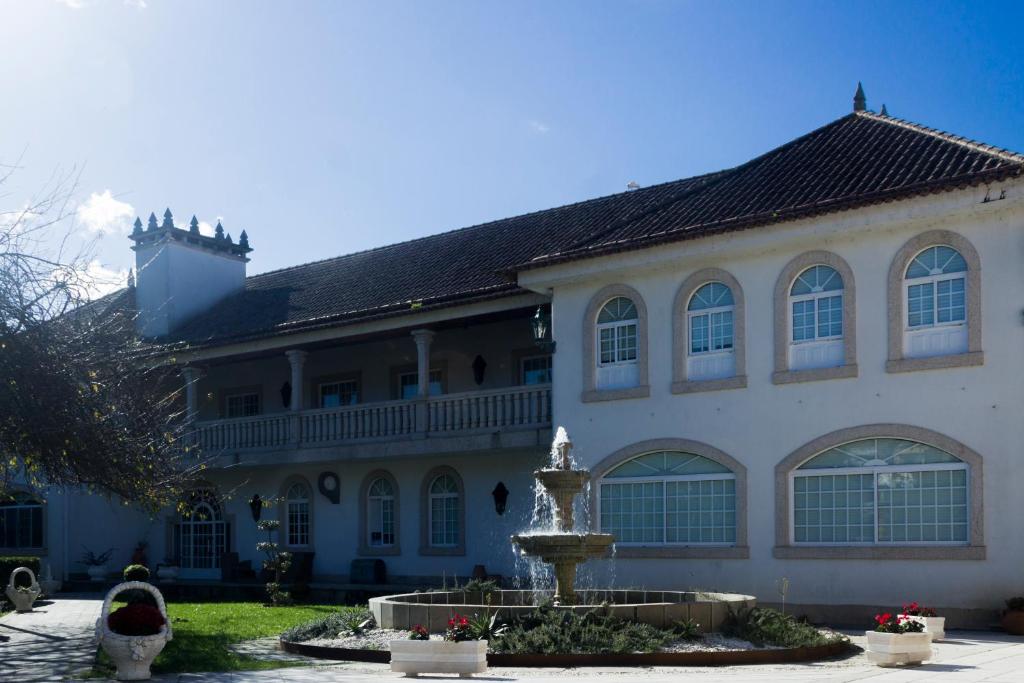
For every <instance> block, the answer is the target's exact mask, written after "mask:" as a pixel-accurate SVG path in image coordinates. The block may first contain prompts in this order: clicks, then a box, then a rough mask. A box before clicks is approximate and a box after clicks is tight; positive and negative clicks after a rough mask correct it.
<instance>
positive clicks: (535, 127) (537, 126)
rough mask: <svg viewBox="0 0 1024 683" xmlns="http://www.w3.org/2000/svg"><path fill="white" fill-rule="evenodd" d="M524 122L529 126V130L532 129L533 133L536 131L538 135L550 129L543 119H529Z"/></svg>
mask: <svg viewBox="0 0 1024 683" xmlns="http://www.w3.org/2000/svg"><path fill="white" fill-rule="evenodd" d="M526 124H527V125H528V126H530V130H532V131H533V132H534V133H537V134H538V135H544V134H545V133H547V132H548V131H549V130H551V126H549V125H548V124H546V123H544V122H543V121H537V120H536V119H530V120H529V121H527V122H526Z"/></svg>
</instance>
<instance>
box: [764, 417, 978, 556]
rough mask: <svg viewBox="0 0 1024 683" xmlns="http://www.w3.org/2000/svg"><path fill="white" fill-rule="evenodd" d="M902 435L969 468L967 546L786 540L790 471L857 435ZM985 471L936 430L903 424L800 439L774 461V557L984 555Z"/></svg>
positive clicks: (968, 452)
mask: <svg viewBox="0 0 1024 683" xmlns="http://www.w3.org/2000/svg"><path fill="white" fill-rule="evenodd" d="M884 438H892V439H906V440H908V441H917V442H920V443H923V444H927V445H929V446H934V447H935V448H938V449H940V450H943V451H946V452H947V453H949V454H950V455H953V456H955V457H957V458H959V459H960V460H962V461H963V462H964V463H966V464H967V466H968V468H969V470H968V471H969V472H970V475H969V477H970V478H969V481H970V489H969V496H970V530H969V544H968V545H965V546H927V545H905V546H893V545H884V546H798V545H793V544H792V543H791V542H790V528H789V527H790V525H789V512H790V483H789V480H790V477H789V475H790V473H791V472H792V471H793V470H795V469H796V468H797V467H799V466H800V465H802V464H803V463H805V462H807V461H808V460H810V459H811V458H813V457H814V456H816V455H818V454H819V453H822V452H823V451H826V450H828V449H829V448H834V447H835V446H841V445H843V444H845V443H850V442H852V441H859V440H861V439H884ZM984 491H985V487H984V472H983V467H982V458H981V455H979V454H978V453H977V452H975V451H973V450H971V449H970V448H968V447H967V446H965V445H964V444H962V443H960V442H959V441H956V440H955V439H952V438H950V437H948V436H945V435H944V434H940V433H939V432H935V431H932V430H930V429H926V428H924V427H915V426H912V425H905V424H869V425H861V426H859V427H848V428H845V429H839V430H836V431H834V432H829V433H828V434H825V435H823V436H819V437H818V438H817V439H814V440H813V441H811V442H809V443H806V444H804V445H803V446H801V447H800V448H798V449H796V450H795V451H793V452H792V453H790V454H789V455H788V456H786V457H785V458H784V459H783V460H782V461H781V462H779V464H777V465H776V466H775V548H774V549H773V550H772V555H773V557H776V558H779V559H789V560H827V559H828V560H831V559H835V560H984V559H985V554H986V550H985V527H984V511H985V505H984Z"/></svg>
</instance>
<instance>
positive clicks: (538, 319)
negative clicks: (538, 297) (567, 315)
mask: <svg viewBox="0 0 1024 683" xmlns="http://www.w3.org/2000/svg"><path fill="white" fill-rule="evenodd" d="M530 324H531V325H532V326H533V343H534V344H535V345H536V346H537V348H539V349H541V350H542V351H544V352H545V353H554V352H555V342H554V340H552V339H551V311H550V309H548V308H547V307H545V306H538V307H537V312H536V313H534V314H533V319H532V320H531V321H530Z"/></svg>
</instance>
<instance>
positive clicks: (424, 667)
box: [389, 640, 487, 678]
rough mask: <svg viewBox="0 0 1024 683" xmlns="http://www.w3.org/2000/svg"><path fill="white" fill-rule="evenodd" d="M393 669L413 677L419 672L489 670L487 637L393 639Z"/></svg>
mask: <svg viewBox="0 0 1024 683" xmlns="http://www.w3.org/2000/svg"><path fill="white" fill-rule="evenodd" d="M389 648H390V650H391V670H392V671H395V672H398V673H403V674H405V675H406V676H409V677H410V678H412V677H415V676H417V675H419V674H459V676H461V677H463V678H465V677H468V676H471V675H473V674H479V673H483V672H484V671H487V641H486V640H464V641H462V642H458V643H453V642H451V641H447V640H392V641H391V643H390V646H389Z"/></svg>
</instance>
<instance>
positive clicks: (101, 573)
mask: <svg viewBox="0 0 1024 683" xmlns="http://www.w3.org/2000/svg"><path fill="white" fill-rule="evenodd" d="M86 571H87V572H88V573H89V580H90V581H96V582H100V581H106V580H107V565H105V564H101V565H95V564H94V565H90V566H89V568H88V569H86Z"/></svg>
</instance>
